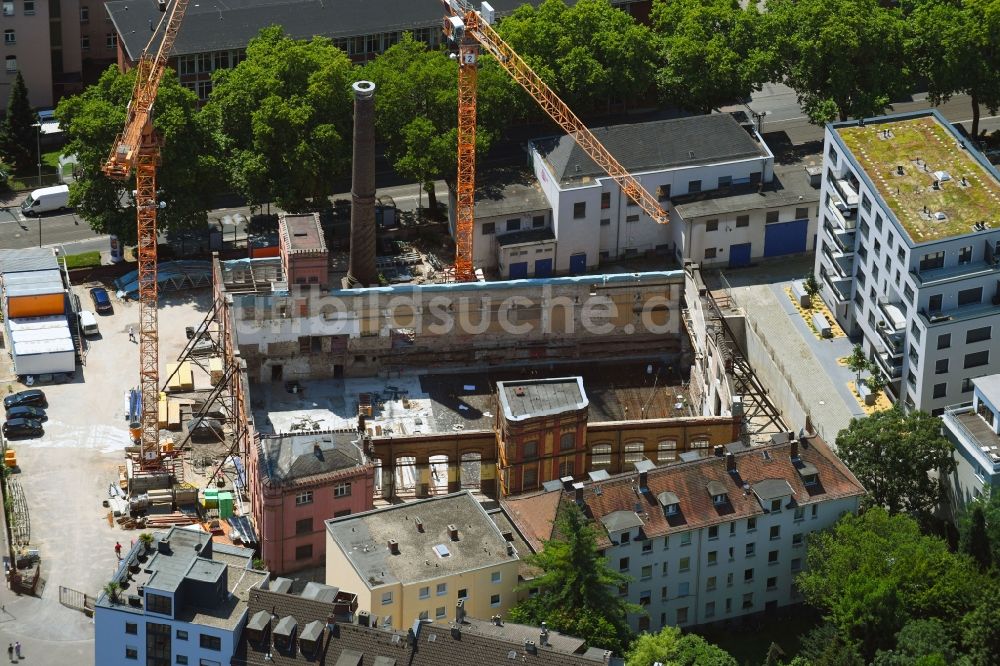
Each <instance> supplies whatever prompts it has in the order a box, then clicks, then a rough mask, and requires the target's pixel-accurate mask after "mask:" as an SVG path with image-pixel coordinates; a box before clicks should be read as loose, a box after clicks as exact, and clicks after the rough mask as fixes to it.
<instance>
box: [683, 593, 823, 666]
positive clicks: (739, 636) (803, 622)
mask: <svg viewBox="0 0 1000 666" xmlns="http://www.w3.org/2000/svg"><path fill="white" fill-rule="evenodd" d="M821 622H822V620H821V618H820V616H819V613H817V612H816V611H815V610H813V609H811V608H809V607H807V606H798V607H796V606H793V607H791V608H789V609H786V610H785V611H784V612H783V613H779V614H778V615H775V616H773V617H762V618H760V620H759V621H756V622H750V623H748V624H747V625H746V626H745V627H742V626H740V625H736V627H735V628H731V629H725V628H722V627H717V628H711V629H705V630H702V631H699V630H696V631H695V632H694V633H697V634H699V635H701V636H703V637H704V638H705V640H707V641H709V642H711V643H715V644H716V645H718V646H719V647H721V648H722V649H724V650H726V651H727V652H728V653H729V654H731V655H733V658H734V659H736V663H738V664H740V666H745V665H749V666H759V665H760V664H763V663H764V660H765V658H766V657H767V651H768V649H769V648H770V647H771V643H772V642H774V643H777V644H778V646H779V647H780V648H781V649H782V650H783V651H784V653H785V657H784V661H791V660H792V657H794V656H795V655H796V653H798V651H799V636H802V635H803V634H806V633H808V632H809V631H810V630H811V629H813V628H815V627H817V626H819V625H820V624H821Z"/></svg>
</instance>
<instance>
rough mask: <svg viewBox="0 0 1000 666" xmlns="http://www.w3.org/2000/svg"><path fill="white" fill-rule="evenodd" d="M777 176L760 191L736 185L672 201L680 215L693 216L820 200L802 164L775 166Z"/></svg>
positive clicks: (688, 217)
mask: <svg viewBox="0 0 1000 666" xmlns="http://www.w3.org/2000/svg"><path fill="white" fill-rule="evenodd" d="M774 176H775V177H774V180H772V181H771V182H770V183H766V184H765V185H764V189H762V190H761V191H759V192H758V191H757V186H756V185H750V184H747V185H737V186H734V187H728V188H718V189H714V190H707V191H705V192H699V193H697V194H685V195H682V196H679V197H673V198H671V202H672V203H673V205H674V210H676V211H677V214H678V215H680V216H681V217H682V218H685V219H691V218H696V217H708V216H710V215H720V216H721V215H732V214H736V213H740V212H742V211H750V210H761V209H764V208H780V207H783V206H792V205H795V206H803V207H804V206H809V207H812V205H813V204H815V203H817V202H818V201H819V190H818V189H817V188H815V187H813V186H811V185H810V184H809V175H808V174H807V173H806V170H805V169H803V168H802V167H801V166H796V167H781V166H778V165H775V167H774Z"/></svg>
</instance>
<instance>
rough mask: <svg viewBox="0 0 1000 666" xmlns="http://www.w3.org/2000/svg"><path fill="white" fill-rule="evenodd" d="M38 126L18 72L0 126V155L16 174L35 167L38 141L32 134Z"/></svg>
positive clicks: (26, 89) (26, 88) (21, 77)
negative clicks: (15, 170) (5, 113)
mask: <svg viewBox="0 0 1000 666" xmlns="http://www.w3.org/2000/svg"><path fill="white" fill-rule="evenodd" d="M37 122H38V116H37V115H35V112H34V111H32V110H31V102H30V101H29V100H28V87H27V86H25V85H24V77H23V76H21V72H20V71H18V72H17V76H16V77H14V84H13V85H12V86H11V87H10V97H9V98H8V99H7V115H6V116H4V118H3V121H2V123H0V155H2V156H3V159H4V161H5V162H8V163H10V164H12V165H13V166H14V168H15V169H17V170H19V171H27V170H29V169H30V168H31V167H33V166H35V164H36V163H37V162H36V160H37V152H38V147H37V145H36V142H37V141H38V137H37V136H36V135H35V133H36V132H37V131H38V128H37V127H33V125H34V124H35V123H37ZM39 187H41V183H39Z"/></svg>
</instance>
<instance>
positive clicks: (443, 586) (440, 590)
mask: <svg viewBox="0 0 1000 666" xmlns="http://www.w3.org/2000/svg"><path fill="white" fill-rule="evenodd" d="M435 594H437V595H438V596H439V597H443V596H444V595H446V594H448V583H438V584H437V588H436V589H435Z"/></svg>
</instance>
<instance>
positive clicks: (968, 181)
mask: <svg viewBox="0 0 1000 666" xmlns="http://www.w3.org/2000/svg"><path fill="white" fill-rule="evenodd" d="M831 127H832V129H833V131H834V132H835V133H836V135H837V136H838V137H840V140H841V141H842V142H843V145H844V146H845V147H846V148H847V149H848V150H850V152H851V155H852V157H853V159H854V160H855V161H856V162H857V164H858V166H860V167H861V169H863V170H864V172H865V174H866V175H867V177H868V179H869V180H870V181H871V183H872V184H873V185H874V187H875V189H876V191H877V192H878V194H879V196H880V197H881V198H882V200H883V201H884V202H885V203H886V204H887V205H888V207H889V209H890V210H891V211H892V213H893V215H894V216H895V217H896V220H897V221H898V222H899V223H900V225H902V227H903V229H904V230H905V231H906V233H907V235H909V237H910V241H911V243H912V244H914V245H916V244H919V243H926V242H931V241H939V240H945V239H948V238H952V237H956V236H964V235H966V234H972V233H975V232H976V231H977V230H976V229H975V228H974V225H975V224H976V223H979V222H985V223H987V224H988V225H989V226H990V228H994V229H995V228H997V227H998V226H1000V214H998V211H1000V175H998V174H997V171H996V169H994V168H993V167H992V166H991V165H990V164H989V162H988V160H986V158H985V157H984V156H983V155H982V154H981V153H980V152H979V151H978V150H977V149H976V147H975V146H974V145H973V144H972V143H970V142H968V141H966V140H965V139H964V138H963V137H962V136H961V135H960V134H959V133H958V132H957V131H956V130H955V128H954V127H952V126H951V125H949V124H947V123H946V122H943V121H942V119H941V116H940V115H939V114H937V113H934V112H927V113H924V114H921V115H909V116H882V117H879V118H871V119H866V120H864V121H863V123H860V122H858V121H852V122H850V123H836V124H834V125H832V126H831ZM900 168H902V174H900V173H899V170H900ZM935 182H939V184H940V189H934V183H935ZM939 213H941V214H943V218H942V219H938V217H937V215H938V214H939Z"/></svg>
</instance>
